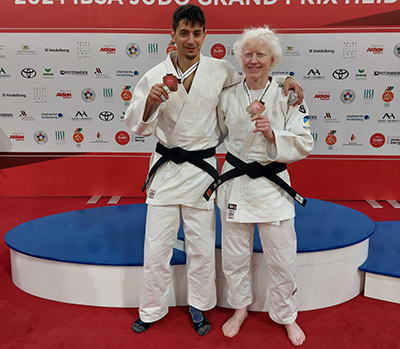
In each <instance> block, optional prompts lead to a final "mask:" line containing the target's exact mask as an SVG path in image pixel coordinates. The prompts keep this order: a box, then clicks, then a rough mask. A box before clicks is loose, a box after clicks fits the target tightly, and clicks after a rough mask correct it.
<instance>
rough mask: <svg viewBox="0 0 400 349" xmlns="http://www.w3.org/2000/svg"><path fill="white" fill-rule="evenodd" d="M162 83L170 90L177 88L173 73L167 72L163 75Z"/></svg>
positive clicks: (176, 80)
mask: <svg viewBox="0 0 400 349" xmlns="http://www.w3.org/2000/svg"><path fill="white" fill-rule="evenodd" d="M163 83H164V84H165V85H166V86H167V87H168V88H169V89H170V91H171V92H174V91H177V90H178V79H177V77H176V76H175V75H174V74H167V75H165V76H164V77H163Z"/></svg>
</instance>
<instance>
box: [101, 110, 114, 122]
mask: <svg viewBox="0 0 400 349" xmlns="http://www.w3.org/2000/svg"><path fill="white" fill-rule="evenodd" d="M99 118H100V120H103V121H111V120H113V119H114V114H113V113H112V112H110V111H102V112H101V113H100V114H99Z"/></svg>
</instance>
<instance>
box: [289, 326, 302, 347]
mask: <svg viewBox="0 0 400 349" xmlns="http://www.w3.org/2000/svg"><path fill="white" fill-rule="evenodd" d="M285 327H286V330H287V334H288V337H289V339H290V341H291V342H292V344H293V345H295V346H300V345H302V344H303V343H304V342H305V340H306V335H305V334H304V332H303V330H302V329H301V328H300V326H299V325H298V324H297V323H296V322H294V323H292V324H288V325H285Z"/></svg>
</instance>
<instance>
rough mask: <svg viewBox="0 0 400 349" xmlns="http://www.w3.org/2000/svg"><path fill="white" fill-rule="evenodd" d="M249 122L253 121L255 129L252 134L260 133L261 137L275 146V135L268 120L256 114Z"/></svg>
mask: <svg viewBox="0 0 400 349" xmlns="http://www.w3.org/2000/svg"><path fill="white" fill-rule="evenodd" d="M251 121H255V126H256V128H255V129H254V130H253V132H261V133H262V134H263V136H264V137H265V138H266V139H267V140H268V141H269V142H270V143H274V144H275V134H274V131H273V130H272V127H271V122H270V121H269V119H268V118H267V117H266V116H264V115H261V114H256V115H254V116H252V117H251Z"/></svg>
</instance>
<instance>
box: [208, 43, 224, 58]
mask: <svg viewBox="0 0 400 349" xmlns="http://www.w3.org/2000/svg"><path fill="white" fill-rule="evenodd" d="M225 54H226V48H225V46H224V45H222V44H215V45H214V46H213V47H211V56H213V57H214V58H217V59H221V58H224V56H225Z"/></svg>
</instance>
